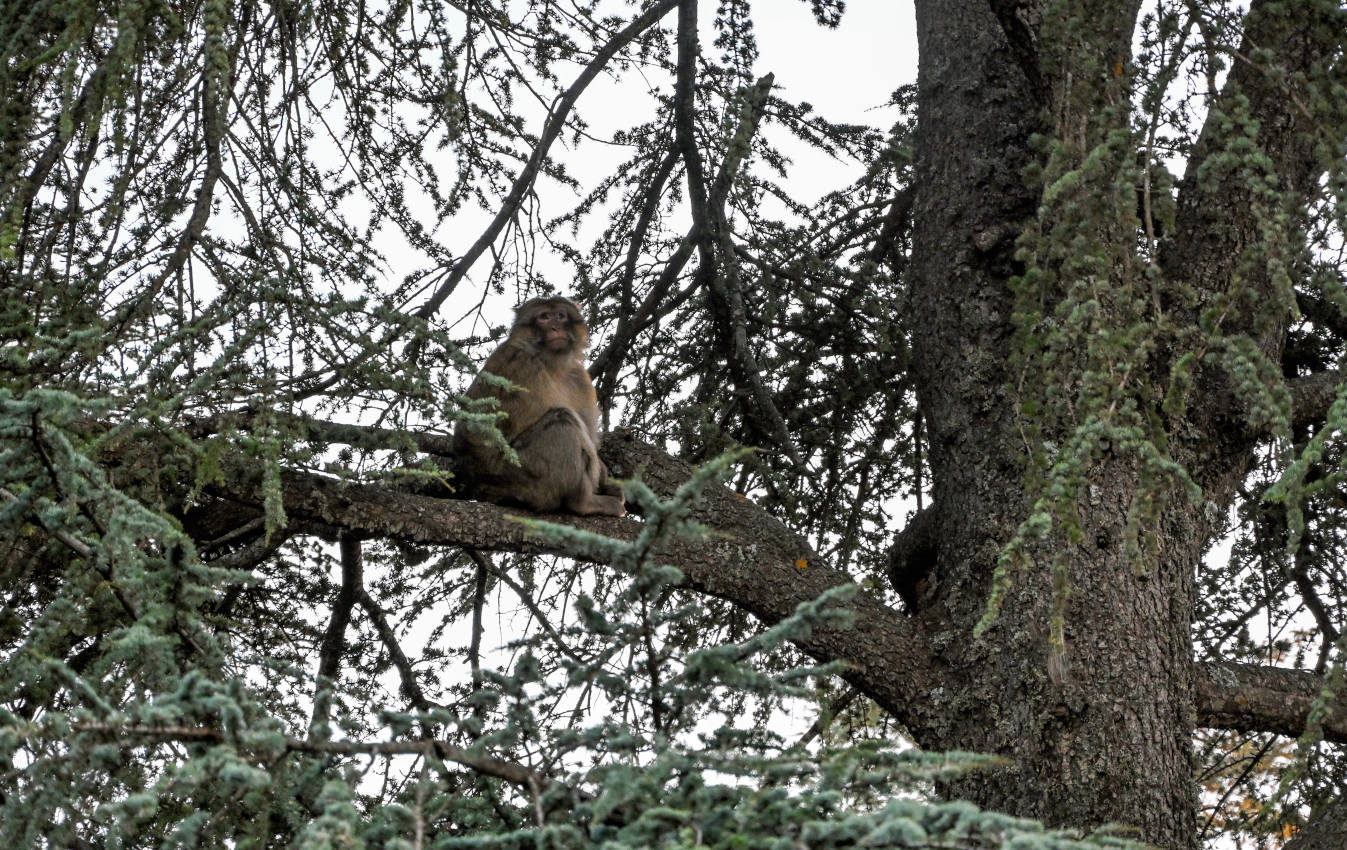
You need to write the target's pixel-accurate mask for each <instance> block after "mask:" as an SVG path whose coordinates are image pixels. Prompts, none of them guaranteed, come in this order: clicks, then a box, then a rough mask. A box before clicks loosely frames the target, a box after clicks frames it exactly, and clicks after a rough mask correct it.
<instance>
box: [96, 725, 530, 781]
mask: <svg viewBox="0 0 1347 850" xmlns="http://www.w3.org/2000/svg"><path fill="white" fill-rule="evenodd" d="M70 728H72V729H73V730H75V731H76V732H88V733H94V734H102V735H109V736H112V737H116V738H144V739H147V740H152V741H187V742H202V743H223V742H225V741H231V742H233V743H234V744H235V745H236V746H239V743H240V742H239V741H237V740H235V739H233V738H232V737H229V736H226V735H225V734H224V733H222V732H220V731H219V730H216V729H210V728H207V727H204V726H120V725H117V724H114V723H72V724H71V725H70ZM124 745H125V746H140V745H139V744H136V743H125V744H124ZM284 748H285V751H286V752H293V753H325V754H334V755H352V756H353V755H371V756H395V755H420V756H434V757H437V758H439V759H441V760H442V761H448V762H453V763H454V764H460V765H463V766H464V767H467V768H470V769H472V770H475V771H477V772H478V773H483V774H486V775H487V776H494V777H496V778H497V779H502V780H504V781H506V782H509V783H510V784H511V785H517V786H519V787H521V788H527V789H531V790H537V789H538V788H546V787H548V786H549V785H551V784H552V783H553V780H551V779H548V778H546V777H542V776H539V775H538V774H536V773H534V772H533V771H531V770H529V769H528V768H526V767H524V766H523V765H520V764H515V763H513V762H508V761H504V760H503V759H497V758H492V757H491V756H483V755H480V754H477V753H473V752H471V751H469V750H465V749H463V748H461V747H455V746H454V745H453V744H448V743H445V742H444V741H435V740H425V741H374V742H369V743H366V742H361V741H306V740H302V739H299V738H286V739H285V743H284ZM243 752H245V753H248V754H249V755H251V756H252V757H254V758H257V759H260V760H270V757H271V756H272V755H273V754H271V753H268V752H265V751H263V750H262V748H261V747H258V748H257V749H255V750H251V751H250V750H248V749H247V748H243Z"/></svg>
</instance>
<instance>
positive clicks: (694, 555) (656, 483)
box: [213, 437, 944, 728]
mask: <svg viewBox="0 0 1347 850" xmlns="http://www.w3.org/2000/svg"><path fill="white" fill-rule="evenodd" d="M604 457H605V460H606V461H607V462H608V465H609V468H610V469H611V470H612V471H613V473H614V474H615V475H618V476H623V477H627V476H631V475H632V474H634V473H635V472H636V471H637V470H638V469H639V471H640V476H641V480H642V481H643V482H645V483H646V484H647V486H650V487H651V488H652V489H653V490H654V491H655V492H656V493H660V494H666V495H667V494H668V493H671V492H672V491H673V489H674V488H676V487H677V486H679V485H681V484H682V483H684V482H685V481H686V480H687V479H688V477H689V476H690V475H691V473H692V468H691V467H690V466H688V465H687V464H684V463H682V462H681V461H678V460H676V459H674V458H671V457H669V456H668V455H667V454H665V453H663V452H660V451H658V450H657V449H654V448H653V447H651V446H649V445H647V444H644V443H641V442H640V441H638V440H635V439H632V438H629V437H620V438H617V439H610V440H609V441H608V443H607V444H606V445H605V451H604ZM281 486H282V495H283V498H284V502H285V510H286V514H287V515H288V516H289V517H290V518H292V519H296V520H302V521H311V522H317V523H321V524H323V525H326V526H329V527H332V528H336V529H343V530H346V531H349V532H352V533H355V534H357V535H361V536H367V537H393V538H399V539H404V540H409V541H413V542H417V543H423V544H440V545H452V546H464V547H469V548H472V549H477V550H480V551H510V552H519V553H526V554H528V553H532V554H543V553H550V554H556V555H561V556H564V557H569V558H576V559H578V560H586V561H598V560H599V557H598V554H597V553H596V552H594V551H591V549H590V548H589V547H587V546H586V544H584V543H582V542H578V541H561V542H558V541H544V540H543V539H542V538H541V537H539V536H537V535H536V534H535V533H534V532H533V531H532V530H530V529H529V528H528V527H527V526H525V525H524V524H523V523H520V522H517V521H515V518H516V517H517V516H518V515H519V513H520V512H518V511H512V510H509V509H505V508H500V507H497V506H495V505H490V504H486V503H482V502H469V501H461V500H456V499H438V498H433V497H429V496H421V495H416V494H413V493H408V492H404V491H400V490H396V489H393V488H390V487H386V486H380V485H369V484H353V483H347V482H341V481H338V480H336V479H332V478H326V477H323V476H319V475H314V474H309V473H301V472H285V473H283V474H282V478H281ZM213 493H214V495H218V496H223V497H226V498H230V499H235V500H238V501H242V502H244V503H246V504H249V505H254V506H260V505H261V503H262V492H261V486H260V481H259V480H258V477H257V472H256V470H255V469H254V468H252V467H251V466H250V465H247V464H240V465H239V466H238V468H236V469H234V470H233V471H232V473H231V474H230V476H229V483H226V484H217V485H215V486H214V488H213ZM695 517H696V518H697V519H698V520H700V521H702V522H705V523H707V524H708V525H710V526H712V527H714V528H715V529H716V531H715V534H714V535H713V536H710V537H708V538H707V539H703V540H681V539H680V540H673V541H668V542H666V543H665V544H663V546H662V547H661V548H659V549H658V550H656V552H655V558H656V560H657V561H659V562H660V563H664V564H669V565H671V566H674V567H677V568H678V569H679V570H681V571H682V573H683V576H684V586H685V587H687V588H688V589H690V590H694V591H697V592H701V593H706V594H708V595H711V596H715V597H718V598H721V599H725V600H727V601H729V602H731V603H733V604H735V605H736V606H738V607H740V608H742V609H744V610H746V611H748V612H750V613H752V614H754V615H755V616H757V617H758V618H759V619H761V620H763V621H764V622H767V623H773V622H777V621H779V620H781V619H782V618H784V617H787V616H789V615H791V614H793V613H794V611H795V608H796V606H798V605H800V604H801V603H803V602H809V601H812V600H814V599H817V598H818V597H819V596H820V595H822V594H823V593H824V592H825V591H827V590H828V589H830V588H833V587H836V586H838V585H850V584H853V583H854V582H853V580H852V579H851V577H850V576H848V575H846V574H845V573H841V572H838V571H836V570H832V569H829V568H827V567H825V566H823V565H821V564H819V563H818V562H817V561H816V559H815V558H814V555H813V552H812V551H811V550H810V549H809V547H808V546H807V544H806V543H805V542H804V541H803V539H801V538H800V537H799V536H798V535H796V534H794V533H793V532H791V531H790V530H789V529H788V528H786V526H784V525H783V524H782V523H780V522H779V521H777V520H776V519H774V518H772V517H771V516H769V515H767V514H766V513H765V512H764V511H762V510H761V509H759V508H758V507H756V506H755V505H753V504H752V503H751V502H749V501H748V500H747V499H745V498H744V497H742V496H740V495H738V494H735V493H732V492H730V491H728V490H726V489H724V488H708V491H707V492H706V493H705V494H704V499H703V501H702V502H701V504H700V506H699V507H698V509H697V511H696V512H695ZM547 518H548V519H549V520H553V521H556V522H560V523H565V524H568V525H572V526H574V527H577V528H585V529H588V530H591V531H594V532H597V533H599V534H603V535H605V536H607V537H610V538H614V539H618V540H633V539H635V537H636V536H637V535H638V534H639V533H640V531H641V528H642V526H641V524H640V522H639V521H637V520H633V519H626V518H614V517H585V518H581V517H575V516H569V515H557V516H549V517H547ZM848 606H849V608H850V610H851V611H852V612H853V614H854V616H855V622H854V625H853V626H852V627H851V628H847V629H817V630H815V631H814V632H813V633H812V634H810V635H809V636H808V637H806V638H803V639H802V640H801V641H800V642H799V646H800V648H801V649H802V650H804V651H805V652H807V653H809V654H810V655H811V656H813V657H815V658H817V659H819V660H823V661H833V660H840V661H843V662H845V664H846V665H847V669H846V673H845V674H844V676H845V678H847V679H848V680H849V681H850V682H851V683H852V684H854V685H855V686H856V687H857V688H859V689H860V690H861V691H862V692H863V693H865V694H867V695H868V696H870V697H871V698H873V699H874V700H875V701H876V702H878V703H879V704H880V705H882V706H883V707H884V708H886V709H887V710H889V711H890V712H892V713H893V714H894V716H895V717H897V718H898V719H899V720H900V721H901V722H903V723H906V724H908V725H909V726H912V727H918V728H919V727H921V726H923V725H924V724H925V722H934V719H935V718H933V717H928V716H927V712H928V711H929V706H930V704H931V699H930V694H931V693H932V692H933V690H934V689H936V688H938V687H940V686H941V685H942V684H943V682H944V680H943V678H942V677H941V675H939V674H938V671H937V669H936V667H935V665H934V663H933V661H932V658H931V653H930V650H929V648H928V644H927V641H926V640H925V639H924V638H923V636H922V635H921V633H920V631H919V630H918V628H917V626H916V625H914V623H913V622H912V621H910V620H909V619H908V618H906V617H903V616H902V615H901V614H900V613H899V612H897V611H895V610H894V609H892V608H890V607H888V606H887V605H884V604H883V603H882V602H880V601H879V600H878V599H876V598H874V597H873V596H870V595H868V594H866V593H864V592H859V593H857V594H855V596H854V597H853V598H852V599H851V601H850V602H849V603H848Z"/></svg>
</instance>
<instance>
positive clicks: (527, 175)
mask: <svg viewBox="0 0 1347 850" xmlns="http://www.w3.org/2000/svg"><path fill="white" fill-rule="evenodd" d="M677 5H678V0H659V2H657V3H655V4H654V5H653V6H651V7H650V8H649V9H646V10H645V11H644V12H642V13H641V14H640V15H638V16H637V17H636V18H634V19H633V20H632V22H631V23H629V24H627V25H626V26H625V27H623V28H622V29H621V30H619V31H618V33H617V34H616V35H614V36H613V37H612V38H611V39H609V40H608V42H607V43H606V44H604V45H603V47H601V48H599V50H598V52H597V53H595V54H594V58H593V59H592V60H591V61H590V63H589V64H588V65H586V66H585V70H584V71H582V72H580V76H579V77H577V78H576V79H575V82H574V83H571V86H570V88H568V89H566V91H564V92H562V93H561V95H560V96H559V97H558V98H557V100H556V105H555V106H553V107H552V111H551V113H550V114H549V115H548V117H547V122H546V124H544V125H543V132H542V135H541V136H539V137H538V143H537V144H536V145H534V146H533V153H532V154H531V155H530V156H529V158H528V162H526V163H525V164H524V168H523V170H521V171H520V172H519V175H518V176H517V177H515V180H514V184H513V185H512V186H511V187H510V193H509V194H508V195H506V196H505V200H504V201H502V202H501V207H500V210H499V211H498V212H497V213H496V217H495V218H493V219H492V220H491V223H490V224H489V225H487V228H486V230H485V231H484V232H483V233H482V235H481V236H479V237H478V238H477V241H476V242H474V243H473V244H472V247H470V248H468V251H467V253H466V254H464V255H463V256H462V257H459V258H458V261H457V262H455V263H454V266H453V268H452V269H450V271H449V275H448V277H446V278H445V280H444V282H443V283H441V284H440V285H439V287H438V288H437V289H436V290H435V292H434V294H432V295H431V296H430V299H429V300H427V301H426V303H425V304H423V305H422V306H421V309H419V310H417V311H416V315H417V317H418V318H422V319H429V318H430V317H431V316H434V315H435V311H436V310H438V309H439V308H440V305H441V304H443V303H444V300H445V299H446V298H448V297H449V296H450V294H452V293H453V291H454V289H455V288H457V287H458V284H459V282H460V281H462V280H463V278H464V276H466V275H467V273H468V269H470V268H472V264H473V263H475V262H477V258H478V257H480V256H481V255H482V252H483V251H485V250H486V249H487V248H488V247H490V245H491V243H493V242H495V241H496V237H497V236H499V235H500V233H501V231H502V230H504V229H505V225H506V224H507V223H509V221H510V219H512V218H514V216H515V213H517V212H519V206H520V204H522V203H523V202H524V198H525V196H526V195H527V194H528V191H529V189H530V188H531V187H532V186H533V181H534V179H535V178H536V177H537V176H538V170H539V169H540V168H542V164H543V160H544V159H546V158H547V151H548V149H549V148H551V147H552V142H554V141H556V138H557V136H558V135H560V134H561V130H562V128H564V127H565V126H566V118H567V117H568V116H569V115H570V112H571V108H572V107H573V106H575V101H576V99H577V98H579V97H580V94H581V92H583V91H584V90H585V88H586V87H588V86H589V84H590V83H591V82H593V81H594V78H595V77H597V76H598V75H599V72H600V71H602V70H603V68H604V66H605V65H607V64H608V62H609V60H611V59H612V58H613V57H614V56H616V55H617V53H618V51H620V50H621V49H622V48H624V47H626V46H627V45H628V44H630V43H631V42H633V41H635V40H636V38H638V37H639V36H640V35H641V33H643V32H645V31H646V30H647V29H649V28H650V27H652V26H654V25H655V23H656V22H658V21H659V19H660V18H662V17H664V16H665V15H666V14H667V13H668V12H669V11H670V10H672V9H673V8H674V7H675V6H677Z"/></svg>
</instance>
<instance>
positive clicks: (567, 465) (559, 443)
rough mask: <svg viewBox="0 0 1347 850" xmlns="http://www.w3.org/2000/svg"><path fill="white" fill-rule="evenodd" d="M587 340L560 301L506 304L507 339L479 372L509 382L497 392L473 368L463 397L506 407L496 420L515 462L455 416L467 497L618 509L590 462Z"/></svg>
mask: <svg viewBox="0 0 1347 850" xmlns="http://www.w3.org/2000/svg"><path fill="white" fill-rule="evenodd" d="M588 347H589V329H588V328H587V327H586V326H585V320H584V319H583V318H582V317H581V316H580V310H579V308H577V307H576V306H575V303H574V302H572V301H570V300H569V299H566V298H534V299H532V300H530V301H527V302H525V303H524V304H522V305H521V306H520V307H519V309H518V310H516V311H515V322H514V327H513V328H511V330H510V337H509V339H507V340H505V342H504V343H502V344H501V346H500V347H499V348H497V349H496V350H495V352H493V353H492V355H491V356H490V357H488V358H487V361H486V364H485V365H484V366H483V367H482V371H483V372H490V373H491V374H493V375H497V376H499V377H502V378H505V379H506V380H508V381H509V382H510V383H512V384H515V385H516V387H518V389H514V390H506V389H503V388H501V387H499V386H495V385H493V384H490V383H488V382H486V381H485V380H483V379H482V377H481V376H480V375H479V376H478V377H477V379H476V380H475V381H473V383H472V386H471V387H469V388H468V397H469V398H473V399H482V398H495V399H496V401H497V404H498V405H499V409H500V410H502V411H504V412H505V413H506V417H505V419H504V420H503V421H501V422H500V423H498V427H499V428H500V430H501V433H502V434H504V435H505V439H506V441H507V442H509V444H510V447H511V448H513V449H514V451H515V454H516V455H518V457H519V465H518V466H515V465H514V464H512V463H510V462H509V461H508V460H506V459H505V457H504V456H503V455H502V454H501V452H500V449H498V448H497V447H496V446H495V445H494V444H492V443H491V442H490V441H489V440H488V439H487V438H486V437H485V436H484V435H483V434H481V433H480V432H477V431H475V430H474V429H472V428H471V427H470V426H468V425H466V424H464V423H460V424H459V426H458V428H457V429H456V430H455V432H454V452H455V454H456V455H457V456H458V458H459V464H458V466H459V470H460V474H462V475H464V477H465V478H466V481H467V485H468V486H467V490H468V493H469V494H470V495H474V496H476V497H478V498H481V499H485V500H487V501H489V502H497V503H514V504H521V505H524V506H525V507H528V508H530V509H532V510H535V511H539V512H547V511H558V510H567V511H570V512H572V513H576V514H581V515H589V514H603V515H606V516H625V515H626V508H625V505H624V503H623V501H622V497H621V489H620V488H619V487H617V485H616V483H614V482H613V481H611V480H610V479H609V477H608V468H607V467H605V466H604V465H603V461H601V460H599V455H598V447H599V431H598V423H599V403H598V397H597V396H596V395H595V393H594V384H593V382H592V381H590V379H589V373H588V372H586V371H585V366H584V360H583V358H584V353H585V349H586V348H588Z"/></svg>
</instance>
